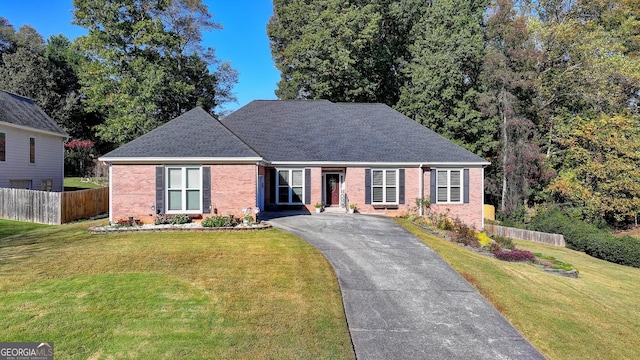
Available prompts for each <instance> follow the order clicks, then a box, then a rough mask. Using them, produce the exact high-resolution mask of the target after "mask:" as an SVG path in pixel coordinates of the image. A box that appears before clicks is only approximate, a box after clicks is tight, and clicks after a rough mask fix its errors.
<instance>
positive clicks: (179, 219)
mask: <svg viewBox="0 0 640 360" xmlns="http://www.w3.org/2000/svg"><path fill="white" fill-rule="evenodd" d="M190 222H191V218H190V217H189V215H185V214H179V215H167V214H160V215H158V216H156V219H155V220H154V224H156V225H166V224H172V225H179V224H188V223H190Z"/></svg>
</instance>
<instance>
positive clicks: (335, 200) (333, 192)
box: [325, 174, 340, 206]
mask: <svg viewBox="0 0 640 360" xmlns="http://www.w3.org/2000/svg"><path fill="white" fill-rule="evenodd" d="M325 179H326V180H325V182H326V184H325V194H326V196H327V199H326V203H325V206H332V205H333V206H338V205H340V175H339V174H327V175H326V176H325Z"/></svg>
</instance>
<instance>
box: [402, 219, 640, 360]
mask: <svg viewBox="0 0 640 360" xmlns="http://www.w3.org/2000/svg"><path fill="white" fill-rule="evenodd" d="M398 221H399V222H400V224H402V225H403V226H405V227H406V228H407V229H408V230H409V231H411V232H412V233H414V234H415V235H416V236H418V237H419V238H420V239H422V241H423V242H425V243H426V244H427V245H429V246H430V247H431V248H433V249H434V250H435V251H436V252H438V253H439V254H440V256H442V257H443V258H444V259H445V260H446V261H447V262H448V263H449V264H451V266H453V268H455V269H456V270H457V271H458V272H459V273H460V274H462V276H464V277H465V278H466V279H467V280H468V281H469V282H470V283H472V284H473V285H474V286H475V287H476V288H477V289H478V290H479V291H480V292H481V293H482V294H483V295H484V296H485V297H486V298H487V299H488V300H489V301H490V302H491V303H492V304H493V305H494V306H495V307H496V308H497V309H498V310H499V311H500V312H501V313H502V314H503V315H504V316H505V317H506V318H507V319H508V320H509V321H510V322H511V323H512V324H513V325H514V326H515V327H516V328H517V329H518V330H519V331H520V332H521V333H522V334H523V335H524V336H525V337H526V338H527V339H529V341H530V342H531V343H532V344H533V345H534V346H535V347H536V348H538V350H540V351H541V352H542V353H543V354H544V355H545V356H546V357H547V358H549V359H602V358H608V359H637V358H638V354H640V342H639V341H637V336H638V334H639V333H640V311H638V304H639V302H638V301H639V300H638V299H640V286H639V285H638V284H640V269H637V268H632V267H628V266H622V265H616V264H613V263H609V262H606V261H603V260H599V259H596V258H593V257H590V256H588V255H586V254H584V253H581V252H577V251H573V250H569V249H566V248H560V247H555V246H549V245H542V244H538V243H533V242H525V241H515V243H516V247H517V248H520V249H526V250H529V251H532V252H539V253H543V254H545V255H548V256H553V257H555V258H556V259H560V260H562V261H564V262H567V263H570V264H572V265H573V266H574V267H575V268H576V269H578V271H579V272H580V278H578V279H572V278H565V277H560V276H557V275H552V274H548V273H545V272H543V271H541V270H539V269H537V268H535V267H534V266H532V265H529V264H523V263H510V262H503V261H499V260H496V259H493V258H488V257H485V256H482V255H479V254H476V253H475V252H472V251H469V250H466V249H464V248H461V247H460V246H458V245H457V244H453V243H451V242H448V241H446V240H443V239H441V238H438V237H435V236H433V235H431V234H428V233H426V232H425V231H423V230H421V229H420V228H418V227H416V226H414V225H412V224H411V223H410V222H408V221H407V220H403V219H399V220H398Z"/></svg>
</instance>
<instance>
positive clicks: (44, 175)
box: [0, 124, 64, 191]
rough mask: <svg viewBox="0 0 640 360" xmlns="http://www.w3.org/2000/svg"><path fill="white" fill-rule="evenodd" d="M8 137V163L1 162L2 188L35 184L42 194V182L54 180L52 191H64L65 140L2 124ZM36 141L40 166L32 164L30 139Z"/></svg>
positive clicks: (0, 181) (37, 162) (1, 126)
mask: <svg viewBox="0 0 640 360" xmlns="http://www.w3.org/2000/svg"><path fill="white" fill-rule="evenodd" d="M0 132H3V133H5V134H6V137H5V139H6V161H0V187H9V181H10V180H31V184H32V189H33V190H40V184H41V182H42V180H46V179H51V180H52V184H51V190H52V191H62V189H63V181H64V138H63V137H62V136H54V135H49V134H43V133H38V132H31V131H28V130H23V129H16V128H13V127H10V126H6V125H3V124H0ZM30 137H33V138H35V139H36V154H35V155H36V162H35V164H30V163H29V138H30Z"/></svg>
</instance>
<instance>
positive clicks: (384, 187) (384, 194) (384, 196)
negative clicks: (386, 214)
mask: <svg viewBox="0 0 640 360" xmlns="http://www.w3.org/2000/svg"><path fill="white" fill-rule="evenodd" d="M374 171H382V172H383V173H382V201H375V200H374V199H373V188H376V187H380V186H376V185H374V184H373V172H374ZM387 171H395V173H396V185H395V187H396V201H387ZM371 204H372V205H398V204H400V171H399V169H371Z"/></svg>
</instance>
